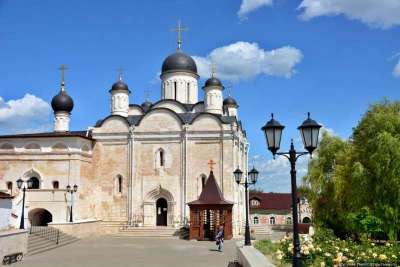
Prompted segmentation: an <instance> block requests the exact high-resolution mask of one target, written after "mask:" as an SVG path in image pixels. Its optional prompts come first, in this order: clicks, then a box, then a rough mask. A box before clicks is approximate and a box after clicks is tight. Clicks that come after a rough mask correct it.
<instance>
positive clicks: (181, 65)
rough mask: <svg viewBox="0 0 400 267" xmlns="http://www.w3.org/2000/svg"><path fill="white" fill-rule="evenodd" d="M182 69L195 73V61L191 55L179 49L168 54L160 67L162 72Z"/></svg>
mask: <svg viewBox="0 0 400 267" xmlns="http://www.w3.org/2000/svg"><path fill="white" fill-rule="evenodd" d="M174 71H184V72H192V73H194V74H197V66H196V62H195V61H194V60H193V58H192V57H190V56H188V55H186V54H185V53H183V52H182V51H181V50H177V51H176V52H175V53H173V54H171V55H169V56H168V57H167V58H166V59H165V60H164V62H163V64H162V67H161V72H162V74H164V73H166V72H174Z"/></svg>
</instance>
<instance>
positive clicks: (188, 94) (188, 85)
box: [186, 83, 190, 103]
mask: <svg viewBox="0 0 400 267" xmlns="http://www.w3.org/2000/svg"><path fill="white" fill-rule="evenodd" d="M186 102H187V103H190V83H187V101H186Z"/></svg>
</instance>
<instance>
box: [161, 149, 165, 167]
mask: <svg viewBox="0 0 400 267" xmlns="http://www.w3.org/2000/svg"><path fill="white" fill-rule="evenodd" d="M164 156H165V155H164V150H162V149H161V150H160V166H161V167H164V164H165V158H164Z"/></svg>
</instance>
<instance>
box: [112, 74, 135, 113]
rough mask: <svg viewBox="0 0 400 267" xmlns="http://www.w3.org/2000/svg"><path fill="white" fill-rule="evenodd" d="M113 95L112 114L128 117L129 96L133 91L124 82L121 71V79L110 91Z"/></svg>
mask: <svg viewBox="0 0 400 267" xmlns="http://www.w3.org/2000/svg"><path fill="white" fill-rule="evenodd" d="M109 92H110V94H111V114H112V115H119V116H122V117H128V112H129V94H130V93H131V91H130V90H129V87H128V85H127V84H126V83H124V82H123V81H122V71H121V70H120V73H119V79H118V81H116V82H115V83H114V84H113V85H112V86H111V89H110V90H109Z"/></svg>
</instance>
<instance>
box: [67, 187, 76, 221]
mask: <svg viewBox="0 0 400 267" xmlns="http://www.w3.org/2000/svg"><path fill="white" fill-rule="evenodd" d="M76 191H78V186H77V185H76V184H75V185H74V186H73V188H72V189H71V186H70V185H67V192H68V193H71V210H70V213H69V222H71V223H72V222H73V219H72V206H73V205H74V196H73V194H74V193H76Z"/></svg>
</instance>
